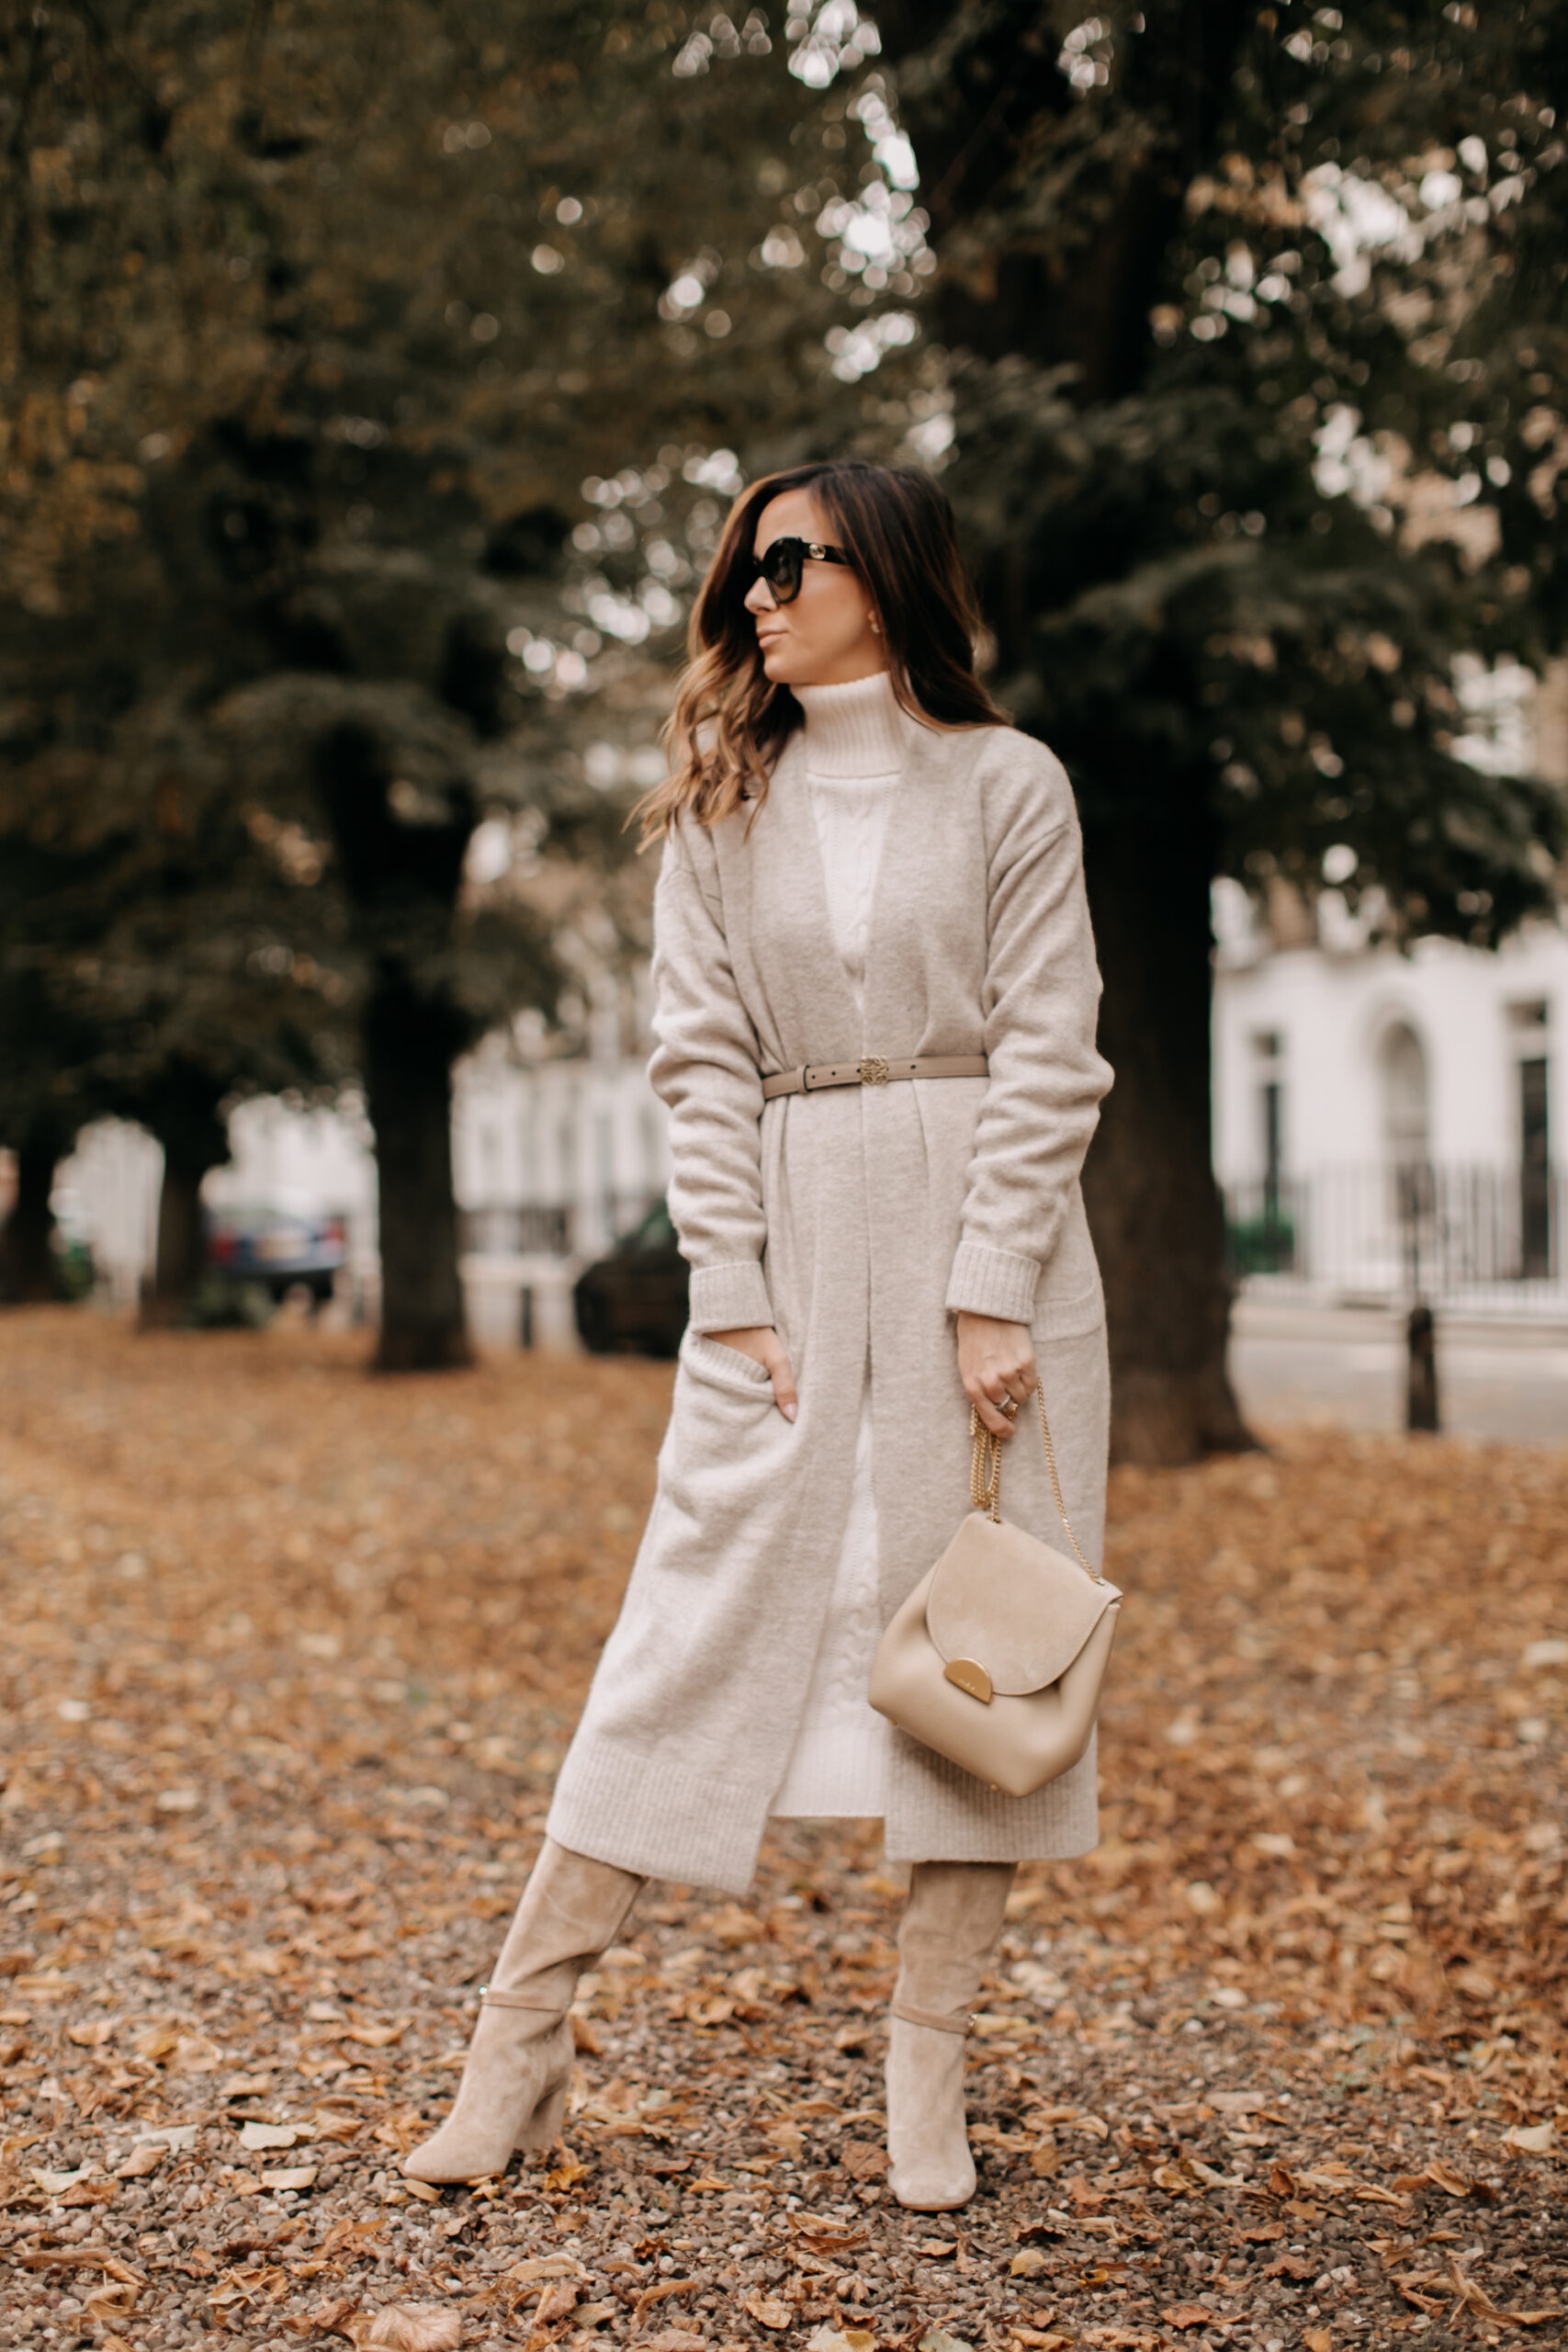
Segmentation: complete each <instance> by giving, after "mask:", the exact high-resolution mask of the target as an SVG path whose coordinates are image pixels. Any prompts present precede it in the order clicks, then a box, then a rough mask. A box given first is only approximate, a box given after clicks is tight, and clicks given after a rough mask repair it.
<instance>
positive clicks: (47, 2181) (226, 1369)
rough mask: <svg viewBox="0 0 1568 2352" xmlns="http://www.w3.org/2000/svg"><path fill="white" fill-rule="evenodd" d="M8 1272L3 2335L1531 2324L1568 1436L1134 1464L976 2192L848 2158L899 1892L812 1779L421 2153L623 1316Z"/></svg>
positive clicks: (610, 1573) (102, 2339) (548, 2336)
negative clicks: (122, 1287) (555, 2102)
mask: <svg viewBox="0 0 1568 2352" xmlns="http://www.w3.org/2000/svg"><path fill="white" fill-rule="evenodd" d="M361 1352H362V1351H361V1348H360V1346H359V1344H358V1343H356V1342H351V1341H350V1340H346V1339H330V1338H321V1337H318V1336H314V1335H310V1334H307V1333H305V1332H302V1331H300V1330H299V1329H293V1328H289V1327H287V1326H286V1327H281V1328H275V1329H274V1330H273V1331H272V1332H271V1333H269V1334H267V1335H266V1336H265V1337H262V1338H256V1337H252V1336H234V1337H227V1336H225V1337H214V1336H195V1335H192V1336H184V1335H170V1336H162V1337H156V1338H141V1339H139V1338H137V1337H136V1336H134V1335H133V1334H132V1333H131V1332H130V1331H129V1330H128V1329H125V1328H124V1327H122V1326H120V1325H118V1324H114V1323H110V1322H106V1321H103V1320H100V1319H96V1318H94V1317H90V1316H88V1315H85V1314H80V1313H77V1314H73V1313H69V1312H64V1311H62V1312H59V1313H55V1312H51V1311H40V1312H37V1313H32V1312H29V1313H26V1314H13V1315H11V1316H8V1317H6V1319H5V1322H4V1324H3V1325H0V1625H3V1627H4V1638H3V1648H0V1672H3V1674H4V1680H5V1689H4V1700H5V1705H6V1784H5V1789H4V1793H3V1795H0V1863H3V1867H0V1972H3V1973H0V2060H3V2061H4V2074H3V2076H0V2083H3V2098H4V2106H3V2109H0V2344H5V2345H8V2346H21V2345H25V2346H28V2347H34V2346H39V2347H48V2346H74V2345H76V2344H78V2343H83V2344H85V2343H94V2344H97V2345H99V2346H105V2347H107V2352H116V2347H118V2346H126V2345H130V2346H137V2347H143V2346H144V2347H146V2352H161V2347H164V2346H171V2347H172V2346H195V2345H197V2344H205V2345H208V2346H217V2345H222V2346H224V2347H226V2352H232V2347H236V2346H249V2347H252V2352H262V2348H263V2347H265V2348H266V2352H279V2347H282V2346H291V2347H298V2346H300V2345H310V2344H316V2345H319V2346H322V2347H325V2348H326V2352H330V2346H331V2345H332V2344H333V2342H336V2343H338V2344H339V2345H340V2346H341V2345H342V2344H344V2342H350V2341H352V2342H355V2343H359V2344H364V2345H367V2346H388V2347H396V2346H400V2345H401V2346H416V2345H425V2346H431V2347H439V2346H457V2345H461V2346H465V2347H472V2352H479V2348H480V2347H484V2346H502V2345H506V2346H522V2347H532V2352H542V2348H543V2347H544V2346H546V2345H547V2344H553V2343H559V2344H561V2345H562V2346H567V2347H572V2346H575V2347H579V2352H581V2347H586V2346H589V2345H591V2344H599V2345H604V2346H609V2345H611V2344H615V2345H621V2344H632V2343H637V2344H646V2345H649V2346H662V2347H663V2352H688V2348H689V2352H695V2347H696V2346H700V2345H705V2344H706V2345H712V2346H716V2347H717V2346H726V2345H729V2346H760V2345H763V2344H770V2343H771V2344H776V2345H780V2346H791V2347H794V2346H801V2347H805V2346H807V2345H812V2344H815V2346H817V2347H818V2352H842V2347H843V2346H846V2345H847V2346H850V2347H852V2352H868V2347H870V2346H873V2345H875V2346H896V2345H905V2344H907V2345H909V2346H918V2345H919V2344H920V2343H921V2342H922V2341H924V2342H925V2343H926V2344H927V2346H928V2352H946V2345H945V2342H944V2339H948V2338H951V2339H954V2340H956V2341H957V2342H958V2343H960V2344H968V2345H972V2346H981V2345H986V2346H993V2347H1010V2346H1019V2347H1033V2346H1066V2345H1068V2344H1083V2345H1092V2346H1126V2347H1129V2352H1134V2347H1154V2346H1162V2345H1170V2346H1202V2345H1204V2344H1208V2345H1211V2346H1216V2345H1219V2344H1222V2343H1225V2342H1232V2343H1237V2344H1241V2345H1249V2346H1258V2352H1267V2347H1271V2346H1280V2347H1286V2352H1294V2347H1296V2346H1305V2347H1307V2352H1325V2348H1326V2347H1331V2346H1332V2347H1337V2348H1338V2352H1343V2347H1346V2346H1355V2345H1365V2346H1389V2345H1393V2344H1395V2343H1398V2342H1403V2341H1404V2340H1405V2339H1406V2338H1408V2339H1409V2340H1411V2341H1412V2342H1420V2343H1422V2344H1423V2345H1425V2346H1447V2345H1450V2344H1473V2343H1476V2342H1482V2341H1494V2340H1495V2341H1499V2342H1514V2343H1518V2344H1529V2343H1531V2342H1544V2341H1550V2340H1552V2339H1553V2338H1555V2339H1556V2340H1559V2341H1561V2340H1562V2335H1563V2334H1564V2332H1565V2331H1568V2316H1565V2315H1564V2314H1568V2243H1565V2239H1568V2222H1565V2219H1564V2213H1565V2206H1564V2192H1565V2190H1568V2173H1565V2170H1564V2167H1563V2165H1562V2161H1561V2157H1562V2139H1561V2135H1562V2132H1563V2131H1568V2090H1565V2087H1564V2076H1563V2066H1562V2056H1563V2041H1564V2021H1563V1993H1564V1954H1565V1951H1568V1881H1565V1876H1564V1869H1563V1837H1562V1826H1563V1779H1564V1773H1563V1754H1564V1738H1565V1732H1568V1725H1565V1723H1564V1709H1563V1698H1564V1691H1565V1690H1568V1457H1564V1456H1562V1455H1561V1454H1556V1453H1545V1452H1529V1451H1525V1450H1516V1451H1508V1450H1506V1449H1502V1448H1481V1447H1476V1446H1472V1445H1466V1444H1461V1443H1455V1442H1442V1441H1419V1440H1418V1441H1404V1440H1393V1439H1382V1438H1378V1439H1367V1440H1348V1439H1345V1438H1343V1437H1336V1436H1331V1435H1325V1434H1324V1433H1322V1432H1320V1431H1314V1433H1312V1434H1311V1435H1292V1434H1289V1433H1283V1434H1281V1435H1280V1438H1279V1440H1278V1443H1277V1449H1276V1451H1275V1453H1273V1455H1272V1457H1271V1458H1269V1459H1268V1460H1264V1459H1261V1458H1258V1457H1257V1456H1252V1457H1247V1458H1241V1459H1234V1460H1224V1461H1217V1462H1214V1463H1213V1464H1209V1465H1207V1466H1205V1467H1203V1468H1201V1469H1197V1470H1193V1471H1190V1472H1182V1473H1164V1474H1148V1473H1136V1472H1131V1471H1124V1472H1121V1473H1119V1474H1118V1475H1117V1476H1116V1477H1115V1478H1114V1480H1113V1486H1112V1497H1111V1511H1112V1529H1111V1556H1112V1565H1113V1571H1114V1573H1115V1575H1116V1577H1117V1578H1118V1580H1119V1581H1120V1582H1121V1583H1122V1585H1124V1586H1125V1587H1126V1588H1127V1589H1128V1591H1129V1593H1130V1595H1131V1601H1130V1605H1129V1607H1128V1609H1127V1610H1126V1611H1125V1612H1124V1625H1123V1630H1122V1635H1121V1637H1120V1641H1119V1646H1118V1652H1117V1657H1116V1659H1115V1662H1114V1665H1113V1669H1112V1675H1111V1691H1110V1697H1109V1702H1108V1707H1107V1713H1106V1721H1105V1730H1104V1739H1103V1746H1102V1757H1103V1773H1102V1787H1103V1792H1104V1797H1105V1819H1104V1829H1105V1836H1104V1842H1103V1844H1102V1845H1101V1847H1100V1850H1099V1851H1098V1853H1096V1854H1095V1855H1094V1856H1093V1857H1092V1858H1091V1859H1090V1860H1088V1861H1087V1862H1082V1863H1077V1864H1074V1865H1071V1866H1070V1867H1043V1866H1040V1867H1032V1868H1030V1869H1028V1870H1027V1871H1025V1872H1024V1873H1023V1875H1022V1878H1021V1884H1020V1888H1019V1892H1018V1894H1017V1895H1016V1896H1015V1898H1014V1902H1013V1905H1012V1916H1011V1919H1010V1928H1009V1931H1008V1935H1007V1938H1006V1940H1005V1942H1004V1945H1003V1949H1002V1951H1001V1953H1000V1955H999V1960H998V1973H997V1975H996V1977H995V1980H994V1982H993V1983H992V1985H990V1986H989V1987H988V1988H987V1993H986V1995H985V1998H984V2014H983V2016H982V2018H981V2019H980V2024H979V2029H978V2031H977V2033H976V2038H975V2040H974V2041H973V2043H972V2061H973V2064H972V2089H971V2108H972V2112H973V2114H974V2116H975V2117H976V2130H975V2133H974V2137H975V2139H976V2143H977V2152H978V2154H979V2157H980V2170H981V2189H980V2193H979V2195H978V2197H977V2198H976V2201H975V2203H974V2204H973V2206H972V2207H970V2208H969V2209H968V2210H967V2211H965V2212H964V2213H962V2214H959V2215H956V2216H953V2217H946V2218H942V2219H931V2218H922V2217H919V2216H913V2215H907V2214H903V2213H901V2212H900V2211H898V2210H897V2208H895V2207H893V2206H892V2205H891V2204H890V2203H889V2201H888V2199H887V2198H886V2192H885V2188H884V2186H883V2182H882V2171H883V2156H882V2151H881V2125H882V2115H881V2093H880V2087H879V2064H880V2058H881V2050H882V2026H881V2018H882V2011H883V2004H884V2001H885V1999H886V1992H887V1989H888V1985H889V1981H890V1975H891V1968H892V1958H893V1952H892V1943H891V1936H892V1932H893V1929H894V1926H895V1923H896V1919H897V1905H898V1901H899V1889H898V1886H897V1883H896V1877H895V1876H894V1875H891V1874H889V1873H888V1872H887V1871H886V1867H885V1865H884V1864H883V1862H882V1859H881V1855H880V1851H879V1847H878V1843H877V1839H876V1837H875V1834H874V1830H873V1829H872V1828H871V1827H870V1826H860V1825H851V1826H840V1825H829V1826H815V1825H810V1826H807V1825H792V1826H786V1827H784V1828H781V1830H780V1832H779V1834H777V1835H776V1836H775V1837H774V1838H773V1840H772V1841H771V1842H770V1844H769V1846H768V1848H767V1849H766V1851H765V1855H764V1861H763V1867H762V1870H761V1873H760V1875H759V1877H758V1880H757V1883H756V1886H755V1888H754V1890H753V1893H752V1896H751V1898H750V1901H749V1902H748V1903H746V1904H743V1905H742V1904H737V1903H733V1902H728V1901H722V1900H717V1899H715V1898H713V1897H711V1896H705V1895H704V1894H701V1893H699V1892H694V1891H693V1890H691V1889H687V1888H682V1887H671V1886H659V1887H657V1888H655V1889H652V1890H650V1894H649V1900H647V1901H646V1902H645V1903H644V1904H643V1905H642V1906H641V1907H640V1909H639V1910H638V1912H637V1914H636V1915H634V1918H633V1921H632V1923H631V1927H630V1928H629V1929H628V1939H627V1941H626V1943H625V1944H624V1945H622V1946H620V1947H618V1948H617V1949H615V1950H614V1951H611V1952H610V1953H609V1954H608V1955H607V1956H606V1959H605V1962H604V1966H603V1967H602V1968H601V1969H600V1970H599V1971H598V1972H597V1973H596V1975H595V1976H594V1977H593V1978H592V1979H591V1980H589V1981H588V1982H587V1983H585V1985H584V1988H583V1997H582V1999H581V2003H580V2011H581V2024H580V2030H579V2039H580V2042H581V2049H582V2075H581V2084H580V2086H579V2091H578V2095H577V2098H576V2100H575V2106H574V2112H573V2113H572V2115H571V2118H570V2125H569V2131H568V2138H567V2141H566V2143H564V2145H562V2146H561V2147H558V2149H556V2150H555V2151H554V2152H552V2154H551V2155H550V2157H549V2158H548V2159H547V2161H546V2162H543V2163H535V2164H531V2165H528V2166H526V2167H525V2168H521V2169H520V2168H518V2167H515V2166H514V2167H513V2171H512V2172H511V2173H510V2174H509V2175H508V2177H506V2178H505V2179H504V2180H503V2181H502V2182H500V2183H496V2184H493V2185H491V2186H489V2187H487V2188H482V2189H480V2190H478V2191H468V2190H457V2191H452V2190H448V2191H446V2192H445V2193H440V2194H436V2193H434V2192H433V2193H432V2194H431V2195H429V2196H428V2197H421V2196H420V2195H418V2194H417V2193H414V2192H412V2191H411V2190H410V2188H408V2187H407V2186H406V2185H405V2184H404V2183H402V2182H401V2181H400V2179H399V2177H398V2175H397V2173H396V2169H395V2162H396V2156H397V2153H398V2151H399V2150H400V2149H401V2148H403V2147H405V2146H406V2145H408V2144H409V2143H410V2142H411V2141H412V2140H413V2139H415V2138H417V2137H419V2136H422V2135H423V2131H424V2130H425V2129H426V2127H427V2124H428V2122H429V2121H430V2120H433V2119H434V2118H435V2117H436V2116H438V2115H439V2114H440V2112H441V2111H442V2109H443V2106H444V2103H445V2102H446V2098H448V2096H449V2094H450V2091H451V2089H452V2086H453V2085H454V2082H455V2080H456V2070H457V2064H458V2060H459V2053H460V2052H461V2048H462V2044H463V2042H464V2040H465V2038H466V2034H467V2030H468V2020H469V2018H470V2016H471V2014H472V2009H473V2000H474V1989H475V1986H476V1985H477V1984H478V1983H479V1981H481V1980H482V1977H483V1975H484V1973H485V1971H486V1968H487V1965H488V1963H489V1961H490V1959H491V1955H492V1953H493V1951H494V1948H495V1945H496V1942H497V1940H498V1938H499V1936H500V1934H501V1931H502V1926H503V1923H504V1919H505V1917H506V1915H507V1914H508V1912H509V1911H510V1909H511V1906H512V1904H513V1899H514V1897H515V1894H516V1890H517V1887H518V1885H519V1883H520V1882H521V1879H522V1877H523V1875H524V1872H525V1869H526V1866H527V1863H528V1860H529V1859H530V1856H531V1854H532V1852H533V1849H534V1847H535V1845H536V1840H537V1837H538V1834H539V1826H540V1823H541V1820H542V1817H543V1813H544V1807H545V1804H546V1799H547V1790H548V1785H549V1779H550V1775H551V1772H552V1770H553V1768H554V1766H555V1763H556V1761H557V1759H558V1756H559V1754H560V1750H561V1746H562V1742H563V1739H564V1737H565V1736H566V1734H567V1732H568V1730H569V1729H570V1724H571V1721H572V1718H573V1714H574V1712H575V1710H576V1709H577V1707H578V1705H579V1704H580V1702H581V1696H582V1693H583V1691H584V1689H585V1687H586V1683H587V1679H588V1676H589V1673H590V1671H591V1668H592V1662H593V1658H594V1655H595V1652H596V1648H597V1645H598V1644H599V1642H600V1640H601V1639H602V1637H603V1634H604V1630H605V1628H606V1626H607V1625H608V1623H610V1620H611V1618H612V1616H613V1613H614V1611H615V1604H616V1598H617V1594H618V1591H619V1589H620V1586H621V1583H622V1581H623V1579H624V1577H625V1575H626V1567H627V1565H628V1563H629V1561H630V1559H631V1556H632V1554H633V1552H634V1550H635V1547H636V1542H637V1533H638V1530H639V1528H640V1524H641V1519H642V1514H643V1512H644V1510H645V1509H646V1507H647V1502H648V1498H649V1492H650V1489H651V1484H652V1470H653V1455H654V1451H655V1447H656V1445H657V1442H658V1440H659V1436H660V1431H661V1429H662V1426H663V1421H664V1416H665V1412H666V1409H667V1403H668V1397H669V1390H670V1378H671V1375H670V1372H669V1370H668V1368H667V1367H660V1366H657V1365H652V1364H645V1363H632V1362H609V1363H593V1362H589V1363H562V1362H560V1361H558V1360H551V1359H547V1358H541V1357H536V1358H526V1357H525V1358H514V1359H511V1360H507V1361H505V1362H500V1363H491V1364H487V1365H486V1366H484V1367H483V1368H482V1369H480V1370H479V1371H478V1372H476V1373H475V1374H472V1375H467V1376H463V1377H446V1378H441V1379H432V1380H429V1381H423V1380H405V1381H402V1382H400V1383H395V1384H378V1383H376V1382H374V1381H372V1380H370V1379H369V1378H367V1376H366V1374H364V1372H363V1370H362V1369H361V1364H360V1357H361Z"/></svg>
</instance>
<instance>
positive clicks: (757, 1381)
mask: <svg viewBox="0 0 1568 2352" xmlns="http://www.w3.org/2000/svg"><path fill="white" fill-rule="evenodd" d="M678 1353H679V1357H680V1361H681V1362H682V1363H683V1364H684V1365H685V1367H686V1369H687V1371H688V1372H689V1373H691V1374H692V1375H693V1377H694V1379H697V1380H701V1381H703V1382H705V1383H707V1384H709V1385H712V1386H713V1387H715V1388H725V1389H728V1391H729V1393H730V1395H731V1396H735V1397H746V1398H747V1399H748V1400H749V1401H753V1402H754V1401H756V1399H757V1398H758V1397H760V1396H761V1393H762V1392H764V1391H765V1392H766V1394H767V1397H768V1400H769V1402H770V1403H771V1402H772V1400H773V1374H772V1373H771V1372H770V1371H769V1370H768V1367H767V1365H766V1364H765V1363H758V1362H757V1359H756V1357H755V1356H749V1355H746V1354H744V1353H743V1352H742V1351H741V1350H740V1349H739V1348H731V1347H728V1346H727V1345H726V1344H725V1342H724V1341H723V1340H715V1339H712V1338H710V1336H709V1334H708V1333H707V1332H706V1331H694V1330H693V1329H691V1327H690V1326H689V1325H688V1327H687V1329H686V1331H685V1334H684V1336H683V1337H682V1341H681V1345H680V1349H679V1351H678Z"/></svg>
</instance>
